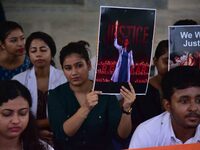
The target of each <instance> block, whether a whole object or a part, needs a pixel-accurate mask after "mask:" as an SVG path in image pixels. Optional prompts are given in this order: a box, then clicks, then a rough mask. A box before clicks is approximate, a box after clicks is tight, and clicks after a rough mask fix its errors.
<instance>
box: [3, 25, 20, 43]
mask: <svg viewBox="0 0 200 150" xmlns="http://www.w3.org/2000/svg"><path fill="white" fill-rule="evenodd" d="M16 29H20V30H21V31H22V32H24V31H23V28H22V26H21V25H19V24H18V23H17V22H14V21H2V22H0V41H1V42H4V41H5V39H6V37H7V36H8V35H9V34H10V32H11V31H13V30H16Z"/></svg>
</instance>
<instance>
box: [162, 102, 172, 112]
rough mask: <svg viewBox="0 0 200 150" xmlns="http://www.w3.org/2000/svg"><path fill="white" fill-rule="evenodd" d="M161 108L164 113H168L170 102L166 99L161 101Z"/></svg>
mask: <svg viewBox="0 0 200 150" xmlns="http://www.w3.org/2000/svg"><path fill="white" fill-rule="evenodd" d="M163 107H164V109H165V110H166V111H168V112H170V110H171V109H170V108H171V104H170V101H169V100H167V99H163Z"/></svg>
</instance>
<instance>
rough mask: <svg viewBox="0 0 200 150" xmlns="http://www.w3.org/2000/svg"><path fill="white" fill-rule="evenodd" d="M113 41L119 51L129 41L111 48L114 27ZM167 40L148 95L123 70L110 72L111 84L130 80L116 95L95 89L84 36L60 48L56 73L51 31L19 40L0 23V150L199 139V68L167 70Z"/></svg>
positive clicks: (68, 149) (104, 148)
mask: <svg viewBox="0 0 200 150" xmlns="http://www.w3.org/2000/svg"><path fill="white" fill-rule="evenodd" d="M185 21H186V22H187V21H188V20H185ZM115 24H116V31H117V26H118V22H117V21H116V23H115ZM180 24H182V25H183V24H186V23H185V22H184V21H183V22H180ZM177 25H179V24H177ZM113 40H114V42H115V46H116V47H117V48H118V49H120V48H121V49H123V48H125V49H126V47H128V39H125V41H126V42H125V43H124V46H120V45H117V32H116V33H115V39H113ZM168 43H169V42H168V40H161V41H160V42H159V43H158V45H157V47H156V50H155V56H154V57H153V62H154V65H155V67H156V70H157V74H156V75H155V76H153V77H152V78H150V80H149V83H148V90H147V93H146V95H137V96H136V94H135V90H134V87H133V86H132V84H131V83H130V82H129V81H130V80H129V78H124V77H125V76H126V74H128V73H126V74H125V75H123V74H122V73H120V70H118V74H120V75H121V76H120V77H119V76H117V78H116V80H114V75H113V77H112V79H113V81H115V82H117V80H120V81H122V80H123V81H127V82H128V83H129V88H127V87H124V86H122V87H121V89H120V98H119V97H116V96H114V95H104V94H102V92H101V91H95V90H93V80H94V76H95V75H94V74H95V73H94V71H95V69H94V66H93V65H94V64H93V63H91V59H90V58H89V50H90V49H89V46H90V44H89V43H88V42H87V41H83V40H80V41H75V42H70V43H68V44H66V45H65V46H63V48H62V49H61V50H60V55H59V59H60V65H61V67H62V70H60V69H57V68H56V66H55V63H54V61H53V59H54V56H55V55H56V51H57V50H56V43H55V42H54V40H53V38H52V37H51V36H50V35H49V34H47V33H45V32H42V31H37V32H33V33H31V34H30V35H29V36H28V37H27V38H26V40H25V36H24V31H23V28H22V27H21V25H19V24H18V23H17V22H14V21H1V22H0V149H1V150H5V149H6V150H13V149H15V150H22V149H23V150H53V149H55V150H78V149H83V150H92V149H95V150H118V149H123V148H144V147H153V146H165V145H175V144H187V143H198V142H200V78H199V77H200V70H199V68H196V67H192V66H176V67H174V68H172V69H170V70H169V69H168ZM126 44H127V45H126ZM119 52H120V50H119ZM123 55H124V56H123ZM125 55H127V56H129V55H130V58H131V65H134V62H133V56H132V53H129V51H125V52H123V54H122V56H120V55H119V58H120V57H122V58H121V59H123V61H124V62H123V63H122V64H121V65H123V66H127V65H128V64H127V63H128V62H127V60H125V58H126V57H125ZM123 57H124V58H123ZM92 61H95V60H92ZM128 70H129V67H128V69H127V71H128ZM118 99H120V100H118ZM152 137H154V138H152ZM10 143H12V144H10Z"/></svg>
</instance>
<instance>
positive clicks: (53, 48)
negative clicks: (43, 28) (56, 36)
mask: <svg viewBox="0 0 200 150" xmlns="http://www.w3.org/2000/svg"><path fill="white" fill-rule="evenodd" d="M34 39H41V40H43V41H44V42H45V43H46V44H47V45H48V46H49V48H50V51H51V56H52V58H53V57H54V56H55V54H56V44H55V42H54V40H53V38H52V37H51V36H50V35H48V34H47V33H44V32H40V31H38V32H33V33H31V34H30V35H29V36H28V37H27V39H26V43H25V49H26V53H27V55H29V48H30V45H31V42H32V41H33V40H34Z"/></svg>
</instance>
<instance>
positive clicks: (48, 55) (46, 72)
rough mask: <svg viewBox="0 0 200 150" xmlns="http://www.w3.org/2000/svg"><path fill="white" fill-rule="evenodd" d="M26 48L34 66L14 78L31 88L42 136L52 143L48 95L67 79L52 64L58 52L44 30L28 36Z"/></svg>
mask: <svg viewBox="0 0 200 150" xmlns="http://www.w3.org/2000/svg"><path fill="white" fill-rule="evenodd" d="M25 48H26V51H27V54H28V56H29V58H30V60H31V63H32V64H33V67H32V68H30V69H28V70H27V71H25V72H23V73H20V74H18V75H16V76H15V77H14V78H13V79H16V80H18V81H20V82H21V83H22V84H24V85H25V86H26V87H27V88H28V89H29V90H30V93H31V96H32V99H33V105H32V108H31V109H32V112H33V114H34V116H35V117H36V119H37V125H38V127H39V129H40V135H41V138H42V139H43V140H46V141H47V142H49V143H52V138H53V134H52V132H51V129H50V126H49V121H48V119H47V117H48V116H47V95H48V91H49V90H50V89H54V88H55V87H57V86H58V85H60V84H63V83H65V82H66V81H67V80H66V78H65V76H64V74H63V72H62V71H61V70H58V69H56V68H55V67H54V66H53V65H51V64H52V62H53V61H52V59H53V57H54V56H55V54H56V45H55V42H54V40H53V39H52V37H51V36H49V35H48V34H46V33H44V32H34V33H32V34H31V35H30V36H29V37H28V38H27V40H26V43H25Z"/></svg>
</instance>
